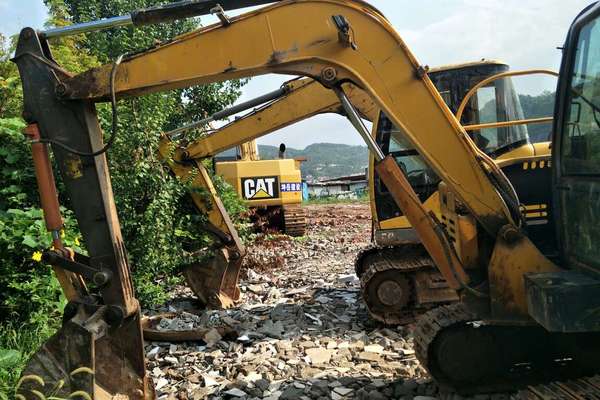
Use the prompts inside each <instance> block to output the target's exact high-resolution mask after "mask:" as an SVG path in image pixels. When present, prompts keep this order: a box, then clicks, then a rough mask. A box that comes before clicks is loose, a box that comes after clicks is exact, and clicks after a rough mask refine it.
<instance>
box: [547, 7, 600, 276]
mask: <svg viewBox="0 0 600 400" xmlns="http://www.w3.org/2000/svg"><path fill="white" fill-rule="evenodd" d="M599 15H600V6H599V5H595V6H593V7H591V8H589V9H587V10H586V11H584V12H583V14H582V15H580V16H579V17H578V18H577V19H576V21H575V23H574V24H573V26H572V27H571V31H570V33H569V36H568V38H567V42H566V47H565V54H564V56H563V57H564V58H563V63H562V67H561V79H560V82H559V88H558V102H557V108H556V114H557V115H556V118H555V122H554V124H555V125H554V143H555V146H554V149H553V159H554V160H555V161H556V163H555V168H554V174H555V180H554V196H555V202H554V204H555V215H556V216H557V224H556V226H557V230H558V237H559V238H560V245H561V256H562V262H563V264H564V265H565V266H566V267H570V268H577V269H584V270H588V271H593V272H600V18H599Z"/></svg>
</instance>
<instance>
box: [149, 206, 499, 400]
mask: <svg viewBox="0 0 600 400" xmlns="http://www.w3.org/2000/svg"><path fill="white" fill-rule="evenodd" d="M308 214H309V217H310V223H309V226H308V234H307V235H306V236H305V237H303V238H294V239H292V238H289V237H287V236H272V235H269V236H262V237H259V238H258V239H257V240H256V241H255V243H253V244H252V245H250V246H249V248H248V252H249V254H248V256H247V257H246V261H245V266H246V269H245V272H244V278H243V280H242V282H241V289H242V295H243V302H242V303H241V304H240V305H239V306H238V307H236V308H234V309H230V310H226V311H202V310H199V309H197V308H196V304H195V300H194V297H193V295H192V293H191V291H190V290H189V289H187V288H184V287H181V288H177V289H176V290H175V292H174V294H173V295H174V297H173V300H172V301H171V302H170V303H169V304H166V305H164V306H161V307H157V308H156V309H153V310H146V314H147V315H155V314H157V313H164V312H170V313H172V315H170V316H169V317H168V318H162V319H161V318H159V319H158V320H157V321H156V329H158V330H166V329H171V330H172V329H175V330H189V329H196V330H198V329H201V330H202V332H203V340H201V341H197V342H185V343H161V342H147V343H146V344H147V345H146V353H147V357H148V360H149V362H148V368H149V371H150V374H151V375H152V378H153V379H154V383H155V385H156V388H157V395H158V398H159V399H205V398H206V399H269V400H276V399H280V400H288V399H319V400H325V399H334V400H336V399H375V400H376V399H407V400H409V399H413V400H433V399H462V397H460V396H458V395H455V394H444V393H440V392H439V390H438V388H437V386H436V385H435V384H434V383H432V382H431V381H430V379H429V378H428V377H427V374H426V372H425V371H424V370H423V369H422V368H421V367H420V366H419V363H418V361H417V360H416V358H415V355H414V350H413V345H412V335H411V327H410V326H406V327H402V328H395V329H387V328H385V327H383V326H381V325H378V324H376V323H374V322H373V321H372V320H370V319H369V316H368V314H367V311H366V309H365V307H364V305H363V303H362V301H361V298H360V294H359V282H358V279H357V277H356V276H355V275H354V266H353V262H354V257H355V255H356V253H357V252H358V251H359V250H360V249H361V248H363V247H365V246H367V245H368V244H369V242H370V236H371V220H370V211H369V206H368V204H335V205H313V206H308ZM509 397H510V396H508V395H492V396H489V395H484V396H477V397H475V398H476V399H481V400H485V399H494V400H500V399H508V398H509Z"/></svg>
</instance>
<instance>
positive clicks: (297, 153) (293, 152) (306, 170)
mask: <svg viewBox="0 0 600 400" xmlns="http://www.w3.org/2000/svg"><path fill="white" fill-rule="evenodd" d="M258 151H259V153H260V157H261V158H262V159H263V160H274V159H277V158H278V156H279V147H275V146H264V145H259V146H258ZM286 157H288V158H295V157H305V158H306V161H305V162H303V163H302V166H301V169H302V176H303V177H305V178H307V177H311V176H312V177H313V178H314V179H317V178H321V177H327V178H334V177H337V176H343V175H350V174H357V173H361V172H365V168H367V167H368V166H369V151H368V149H367V147H366V146H350V145H347V144H339V143H313V144H311V145H308V146H306V148H305V149H304V150H297V149H293V148H291V147H288V148H287V150H286Z"/></svg>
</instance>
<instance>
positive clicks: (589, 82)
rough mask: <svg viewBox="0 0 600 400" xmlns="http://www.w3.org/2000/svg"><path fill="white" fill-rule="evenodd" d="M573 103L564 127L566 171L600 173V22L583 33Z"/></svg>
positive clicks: (564, 161)
mask: <svg viewBox="0 0 600 400" xmlns="http://www.w3.org/2000/svg"><path fill="white" fill-rule="evenodd" d="M571 79H572V81H571V88H570V90H569V91H568V93H567V96H568V100H567V104H569V106H568V109H567V113H566V118H565V126H564V128H563V135H565V137H564V138H563V144H562V168H563V171H562V172H563V174H565V175H590V174H591V175H595V174H600V108H599V106H600V26H599V24H598V22H597V21H593V22H591V23H589V24H588V25H586V26H585V27H584V28H583V29H582V30H581V33H580V35H579V43H578V47H577V51H576V54H575V64H574V68H573V74H572V78H571Z"/></svg>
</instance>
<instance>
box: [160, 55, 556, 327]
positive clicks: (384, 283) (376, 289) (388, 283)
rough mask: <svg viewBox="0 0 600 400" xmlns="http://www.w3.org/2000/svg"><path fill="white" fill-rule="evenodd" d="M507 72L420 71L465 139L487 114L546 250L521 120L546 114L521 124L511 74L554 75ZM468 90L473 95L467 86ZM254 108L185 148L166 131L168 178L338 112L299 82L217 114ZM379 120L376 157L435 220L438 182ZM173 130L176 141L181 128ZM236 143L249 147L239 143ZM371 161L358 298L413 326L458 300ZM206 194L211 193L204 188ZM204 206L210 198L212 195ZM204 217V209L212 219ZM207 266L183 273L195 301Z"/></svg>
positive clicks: (488, 67) (362, 98)
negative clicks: (390, 163) (383, 157)
mask: <svg viewBox="0 0 600 400" xmlns="http://www.w3.org/2000/svg"><path fill="white" fill-rule="evenodd" d="M508 70H509V67H508V65H506V64H504V63H502V62H498V61H492V60H482V61H478V62H471V63H466V64H460V65H451V66H445V67H438V68H435V69H430V70H429V72H428V75H429V77H430V78H431V80H432V82H434V84H435V86H436V88H437V89H438V90H439V91H440V93H441V95H442V97H443V98H444V100H445V102H446V104H447V105H448V106H449V107H450V108H451V110H452V111H453V112H457V111H458V110H459V109H461V110H462V111H461V112H462V113H464V114H465V115H464V116H463V117H462V118H461V121H462V123H463V125H464V126H466V127H467V128H468V129H471V128H473V127H480V129H479V130H478V131H474V130H473V131H472V132H471V135H473V136H474V137H477V136H475V135H480V142H482V143H483V142H484V139H485V138H484V137H483V136H481V134H480V133H479V132H480V131H482V130H481V122H483V121H482V119H484V118H486V117H487V120H486V121H485V122H486V128H483V129H485V130H484V131H483V132H484V134H487V135H488V136H490V139H494V140H495V141H496V142H497V143H498V138H500V140H501V141H500V145H496V147H495V148H494V149H493V154H492V156H493V158H494V159H495V160H498V161H499V162H500V163H501V168H503V170H504V171H505V173H506V174H507V175H508V176H509V178H510V180H511V182H514V185H515V187H516V189H517V193H518V195H519V198H520V200H521V202H522V203H523V204H524V207H525V209H526V210H527V214H526V216H528V217H529V218H528V224H529V225H530V226H531V227H530V230H529V234H530V237H532V238H533V240H534V241H536V243H538V246H540V247H544V250H545V253H550V252H551V251H553V249H554V247H553V246H552V244H553V243H552V241H551V239H552V238H553V237H554V234H553V229H550V227H551V225H549V224H548V221H549V219H548V218H547V211H546V216H543V215H542V212H539V211H538V210H539V207H542V205H546V208H545V209H546V210H547V204H548V203H549V197H550V193H549V192H548V191H547V190H546V188H545V187H546V185H549V182H550V179H551V177H550V168H549V166H550V162H549V158H550V143H549V142H541V143H530V140H529V137H528V135H527V129H526V127H525V126H523V125H522V124H530V123H547V122H548V121H549V120H551V118H537V119H534V120H531V119H529V120H523V119H522V118H523V115H522V110H521V106H520V103H519V101H518V97H517V95H516V93H515V91H514V88H513V84H512V82H511V80H510V77H512V76H515V75H516V76H524V75H531V74H540V73H544V74H550V75H555V73H553V72H550V71H543V70H533V71H512V72H509V71H508ZM472 87H473V89H474V90H471V88H472ZM482 91H483V93H482ZM469 93H472V95H471V97H472V98H474V100H479V101H477V102H475V101H471V102H470V104H469V107H467V105H466V103H465V97H466V96H467V94H469ZM347 95H348V98H349V100H350V102H351V103H352V104H353V105H354V106H355V108H356V109H357V111H358V112H359V114H360V115H361V117H362V118H363V119H367V120H369V121H375V120H377V117H378V113H377V107H376V106H375V104H374V103H373V102H372V100H371V99H370V98H369V96H368V95H367V94H366V93H364V92H363V91H362V90H360V89H358V88H356V87H352V86H349V87H348V89H347ZM485 95H487V97H485ZM490 95H491V96H490ZM467 100H468V99H467ZM490 102H491V103H492V105H493V107H494V110H495V112H494V113H491V114H490V113H489V112H488V115H481V114H482V112H481V110H483V109H484V108H485V107H488V108H489V107H490V105H489V104H490ZM265 103H266V104H265ZM471 103H472V104H471ZM479 103H482V104H481V105H479ZM496 103H497V104H496ZM259 105H260V106H259ZM254 106H259V107H258V108H255V109H252V111H251V112H249V113H247V114H245V115H243V116H242V117H239V118H238V119H236V120H234V121H233V122H231V123H229V124H227V125H225V126H224V127H222V128H221V129H217V130H211V131H210V134H208V135H206V136H203V137H201V138H200V139H199V140H196V141H192V142H191V143H187V142H184V145H177V144H175V143H172V142H171V141H170V140H169V138H170V137H173V136H174V135H173V134H172V133H167V134H166V135H164V137H163V139H162V141H161V151H160V154H161V157H162V158H163V159H167V160H168V156H169V155H170V154H172V151H173V150H172V149H171V148H170V147H165V146H166V145H167V144H169V145H173V146H175V148H176V150H175V151H174V153H173V159H172V160H169V164H170V165H171V167H172V170H173V171H174V172H175V173H176V174H177V170H178V169H177V167H178V166H177V165H181V164H184V163H188V164H189V165H192V166H193V165H194V164H198V162H199V161H201V160H202V159H203V158H205V157H210V156H212V155H213V154H214V153H216V152H221V151H223V150H225V149H227V148H229V147H232V146H234V145H239V146H244V145H245V146H252V143H255V142H254V140H255V139H256V138H257V137H259V136H262V135H266V134H269V133H271V132H273V131H274V130H276V129H281V128H283V127H285V126H288V125H290V124H292V123H294V122H298V121H299V120H301V119H305V118H309V117H312V116H314V115H315V114H317V113H328V112H329V113H331V112H335V113H339V114H343V113H344V111H343V109H341V105H340V103H339V99H338V98H337V96H335V94H334V93H332V92H331V91H330V90H328V89H326V88H324V87H323V86H322V85H320V84H319V83H318V82H316V81H313V80H311V79H300V80H292V81H289V82H286V83H284V84H283V85H282V87H281V88H280V89H278V90H276V91H274V92H271V93H268V94H266V95H263V96H260V97H258V98H256V99H253V100H251V101H249V102H247V103H245V104H242V105H238V106H235V107H232V108H231V109H227V110H222V111H220V112H219V115H222V116H229V115H232V114H233V113H236V112H239V111H240V110H242V109H250V108H252V107H254ZM465 110H466V112H465ZM211 119H214V117H212V116H211V117H209V118H208V119H207V120H211ZM498 121H501V122H498ZM379 122H380V123H379V124H378V125H376V126H375V130H374V132H373V134H372V136H373V137H374V138H375V139H376V141H377V143H378V144H379V145H380V146H381V147H382V149H383V151H384V153H386V154H387V153H389V152H390V151H391V152H392V153H394V154H393V155H394V157H395V159H396V161H397V162H398V163H399V164H400V165H402V166H403V170H405V171H406V172H407V174H408V175H409V181H410V182H411V186H412V187H413V189H414V190H415V191H416V192H417V193H418V194H419V196H420V198H421V200H422V201H423V202H424V204H425V205H426V207H427V208H428V209H430V210H432V211H434V212H435V213H436V215H437V216H438V218H441V213H440V207H439V196H438V192H437V186H438V184H439V179H438V178H437V176H435V173H434V172H433V171H431V169H428V168H426V166H425V163H424V162H423V160H422V159H421V158H420V157H419V156H418V153H416V152H415V151H414V150H413V149H398V146H399V145H398V143H399V142H398V139H397V137H396V136H397V133H396V134H394V132H395V131H394V130H393V129H390V128H389V126H390V125H389V120H388V119H387V118H386V117H385V116H382V117H381V118H380V120H379ZM384 124H387V125H384ZM476 124H479V125H476ZM494 124H496V125H494ZM197 126H198V123H194V124H192V125H190V127H197ZM378 126H381V127H383V126H386V128H385V129H378V128H377V127H378ZM174 132H175V133H176V134H178V135H179V134H180V133H181V132H182V129H177V130H175V131H174ZM396 132H397V131H396ZM243 140H248V142H245V143H243V144H241V145H240V144H239V143H240V142H241V141H243ZM486 140H487V139H486ZM502 140H503V141H502ZM490 152H491V151H490ZM370 161H371V166H370V169H369V171H370V182H371V193H372V195H371V210H372V216H373V220H374V225H373V228H374V234H373V236H374V241H373V246H370V247H368V248H367V249H365V250H363V251H361V252H360V254H359V255H358V256H357V258H356V261H355V264H356V265H355V269H356V271H357V275H358V276H359V277H361V278H362V282H361V283H362V285H361V289H362V295H363V298H364V300H365V302H366V304H367V307H368V310H369V312H370V314H371V315H372V316H373V318H375V319H376V320H378V321H381V322H384V323H386V324H390V325H397V324H402V323H408V322H412V321H414V316H415V314H417V313H418V312H423V311H424V310H427V309H431V308H432V307H434V306H435V305H439V304H447V303H450V302H454V301H457V300H458V297H457V295H456V292H455V291H454V290H453V289H451V288H449V287H448V285H447V284H445V282H444V280H443V278H442V277H441V275H440V274H439V273H438V272H437V269H436V268H435V266H434V265H433V262H432V260H431V259H430V258H429V257H428V256H427V254H426V251H425V249H424V248H423V247H422V245H420V243H419V241H418V237H417V236H416V234H415V232H414V230H413V229H412V228H411V226H410V224H409V223H408V221H407V219H406V217H405V216H403V215H402V213H401V211H400V210H399V209H398V207H397V206H396V205H395V203H394V201H393V199H392V198H391V197H390V194H389V191H387V189H386V188H385V186H384V185H382V184H381V182H380V181H379V177H378V176H377V174H376V173H375V169H374V165H373V161H374V160H373V158H371V160H370ZM525 164H531V165H532V167H531V168H524V167H523V166H524V165H525ZM533 165H536V167H537V165H540V167H539V168H534V167H533ZM407 166H408V167H410V168H408V167H407ZM546 166H547V167H546ZM199 168H202V167H199ZM191 171H193V170H186V173H185V174H183V175H182V174H181V173H179V174H178V176H179V177H180V179H182V180H184V181H185V180H187V178H186V175H187V174H192V175H193V173H192V172H191ZM218 172H219V170H218V169H217V173H218ZM203 176H206V174H203ZM230 176H231V174H230ZM238 179H240V178H237V177H236V180H235V181H232V184H235V183H236V181H237V180H238ZM242 179H243V178H242ZM205 184H210V185H212V183H209V182H201V181H196V182H193V183H192V185H191V186H192V187H196V188H198V186H196V185H205ZM238 186H239V183H238ZM201 187H202V186H201ZM210 191H211V193H213V192H214V190H212V189H210ZM192 197H193V198H194V201H195V204H196V205H197V206H198V207H199V208H200V210H201V211H204V212H207V213H208V215H209V220H213V221H217V222H218V221H221V220H223V219H224V217H223V216H221V215H220V214H219V212H220V210H222V207H217V206H212V205H210V204H205V203H206V201H207V197H206V196H199V195H197V194H196V195H194V194H193V193H192ZM213 201H216V199H214V198H213ZM203 202H204V203H203ZM536 207H537V208H536ZM211 213H213V215H212V217H211ZM233 232H234V231H233V228H232V227H231V226H229V227H227V226H223V227H222V229H221V233H222V234H221V237H231V236H234V235H235V234H234V233H233ZM548 238H550V240H549V239H548ZM230 251H234V252H235V253H236V254H243V252H244V250H243V249H240V248H237V249H231V250H230ZM240 264H241V260H238V259H234V261H233V263H232V265H231V266H230V267H231V268H239V265H240ZM206 270H207V269H206V268H205V267H204V266H202V265H195V266H189V267H186V268H184V275H185V276H186V278H187V281H188V283H189V285H190V287H192V289H193V290H194V292H195V293H196V294H197V296H198V297H199V298H200V299H203V300H202V302H205V300H204V299H206V298H207V295H206V291H209V290H210V288H207V287H205V286H202V285H201V283H202V282H204V279H201V280H200V279H197V278H195V277H202V271H206Z"/></svg>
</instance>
